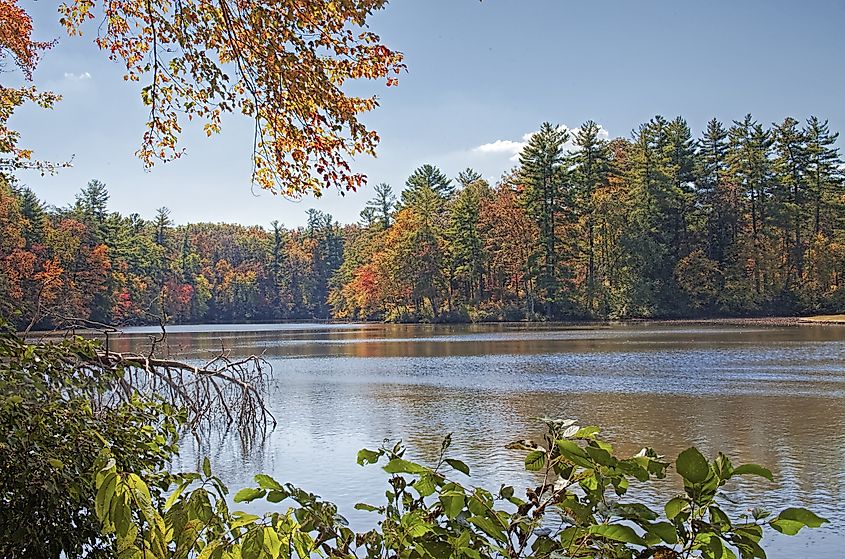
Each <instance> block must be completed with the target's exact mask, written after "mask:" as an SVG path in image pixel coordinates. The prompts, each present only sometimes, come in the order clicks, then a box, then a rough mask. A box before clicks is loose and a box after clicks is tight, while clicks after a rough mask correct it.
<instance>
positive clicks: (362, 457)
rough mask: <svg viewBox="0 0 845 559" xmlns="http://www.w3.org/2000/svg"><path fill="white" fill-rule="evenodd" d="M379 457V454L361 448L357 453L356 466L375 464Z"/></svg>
mask: <svg viewBox="0 0 845 559" xmlns="http://www.w3.org/2000/svg"><path fill="white" fill-rule="evenodd" d="M380 457H381V453H380V452H376V451H375V450H367V449H366V448H362V449H361V450H359V451H358V465H359V466H364V465H366V464H375V463H376V462H378V459H379V458H380Z"/></svg>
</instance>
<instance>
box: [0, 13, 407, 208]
mask: <svg viewBox="0 0 845 559" xmlns="http://www.w3.org/2000/svg"><path fill="white" fill-rule="evenodd" d="M386 4H387V2H386V0H337V1H332V0H216V1H209V0H109V1H104V0H72V1H68V2H66V3H62V4H60V6H59V12H60V14H61V23H62V24H63V25H64V26H65V28H66V29H67V31H68V32H69V34H71V35H82V34H83V32H86V33H87V32H88V28H89V27H90V31H91V32H93V33H94V34H96V43H97V45H98V46H99V47H100V48H101V49H102V50H104V51H106V52H107V53H108V56H109V57H110V58H111V59H112V60H115V61H119V62H121V63H123V64H125V66H126V74H125V76H124V78H125V79H126V80H130V81H138V82H141V83H142V84H143V86H142V90H141V93H142V98H143V101H144V103H145V104H146V105H147V106H148V107H149V109H150V114H149V120H148V122H147V127H146V131H145V133H144V136H143V140H142V143H141V147H140V149H139V150H138V152H137V155H138V156H139V157H140V158H141V159H142V160H143V162H144V164H145V165H146V166H152V165H153V164H154V163H156V162H157V161H169V160H172V159H174V158H177V157H179V156H180V155H182V153H183V152H184V148H182V147H181V145H180V143H179V137H180V135H181V132H182V127H183V126H184V124H185V121H187V120H198V121H199V122H200V123H201V124H202V126H203V128H204V130H205V132H206V134H208V135H209V136H210V135H212V134H214V133H216V132H219V131H220V127H221V117H222V115H223V114H224V113H228V112H239V113H242V114H243V115H245V116H247V117H249V118H251V119H253V120H254V121H255V135H254V145H253V147H254V150H253V152H254V161H253V180H254V181H255V183H257V184H258V185H260V186H261V187H263V188H266V189H268V190H271V191H272V192H274V193H279V194H284V195H287V196H294V197H295V196H299V195H302V194H304V193H313V194H316V195H319V194H320V193H321V192H322V190H323V189H324V188H326V187H335V188H338V189H340V191H341V192H345V191H347V190H355V189H357V188H358V187H360V186H361V185H362V184H363V183H364V181H365V180H366V177H364V175H362V174H360V173H357V172H354V171H353V170H352V169H351V167H350V165H349V161H350V160H351V158H353V157H354V156H356V155H358V154H373V153H374V150H375V147H376V145H377V143H378V141H379V137H378V134H377V133H376V132H375V131H373V130H369V129H368V128H367V127H366V126H364V124H363V123H361V122H360V120H359V117H360V116H361V114H362V113H365V112H367V111H370V110H372V109H373V108H375V107H376V106H377V104H378V102H377V99H376V97H375V96H371V97H357V96H353V95H349V94H347V93H345V92H344V91H343V86H344V84H345V83H346V82H347V81H348V80H355V79H362V78H363V79H371V80H384V81H385V83H386V84H387V85H388V86H390V85H394V84H395V83H396V80H397V76H398V75H399V73H400V72H401V71H402V70H403V69H404V65H403V64H402V55H401V53H398V52H396V51H393V50H391V49H389V48H387V47H386V46H385V45H383V44H382V43H381V39H380V38H379V37H378V35H376V34H374V33H372V32H371V31H369V29H368V27H367V19H368V18H369V17H370V16H371V15H372V14H373V12H375V11H376V10H379V9H382V8H383V7H384V6H385V5H386ZM0 5H3V6H8V9H16V10H17V11H18V12H21V13H22V10H20V8H18V7H17V6H16V4H15V2H14V0H0ZM23 16H26V14H23ZM25 22H26V24H25V25H22V26H20V27H19V28H20V31H19V32H17V31H14V30H12V31H11V33H12V34H16V36H26V37H28V34H29V32H30V31H31V23H30V20H29V18H28V17H25ZM3 33H4V34H5V33H6V27H5V24H4V31H3ZM10 50H11V52H12V53H14V55H15V56H16V57H18V56H22V57H23V59H24V60H31V57H30V58H27V52H28V51H27V50H26V48H17V49H15V48H12V49H10ZM19 53H20V54H19ZM32 66H34V62H33V63H32V64H31V65H29V66H26V65H23V66H21V67H22V69H23V70H24V71H25V72H31V69H32Z"/></svg>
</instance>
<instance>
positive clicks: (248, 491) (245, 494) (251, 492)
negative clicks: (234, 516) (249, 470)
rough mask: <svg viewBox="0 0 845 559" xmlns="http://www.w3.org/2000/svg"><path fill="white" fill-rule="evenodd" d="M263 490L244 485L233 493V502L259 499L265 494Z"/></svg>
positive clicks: (247, 501)
mask: <svg viewBox="0 0 845 559" xmlns="http://www.w3.org/2000/svg"><path fill="white" fill-rule="evenodd" d="M265 493H266V492H265V491H264V490H263V489H258V488H256V487H244V488H243V489H241V490H240V491H238V492H237V493H235V502H236V503H249V502H250V501H254V500H255V499H260V498H261V497H263V496H264V495H265Z"/></svg>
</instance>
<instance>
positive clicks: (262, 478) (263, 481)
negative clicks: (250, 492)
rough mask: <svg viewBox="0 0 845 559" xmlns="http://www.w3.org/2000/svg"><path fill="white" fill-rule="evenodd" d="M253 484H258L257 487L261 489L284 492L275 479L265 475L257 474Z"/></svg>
mask: <svg viewBox="0 0 845 559" xmlns="http://www.w3.org/2000/svg"><path fill="white" fill-rule="evenodd" d="M255 482H256V483H258V486H259V487H260V488H261V489H267V490H275V491H283V490H284V487H282V484H281V483H279V482H278V481H276V480H275V479H273V478H271V477H270V476H268V475H267V474H257V475H256V476H255Z"/></svg>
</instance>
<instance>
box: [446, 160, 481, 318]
mask: <svg viewBox="0 0 845 559" xmlns="http://www.w3.org/2000/svg"><path fill="white" fill-rule="evenodd" d="M461 182H463V181H461ZM488 189H489V187H488V185H487V183H486V182H484V181H483V180H481V178H480V175H479V176H477V177H473V178H472V180H470V181H469V182H467V183H466V185H465V186H464V188H462V189H461V191H460V192H459V193H458V194H457V196H456V198H455V202H454V203H453V204H452V206H451V208H450V215H449V229H448V232H447V238H448V240H449V246H450V249H451V250H450V254H451V260H452V264H451V265H452V270H454V276H455V279H456V280H457V281H458V282H460V283H461V284H462V285H463V298H464V300H465V301H475V300H476V297H477V295H478V294H479V292H480V290H481V285H482V273H483V270H484V260H485V256H484V253H483V248H484V247H483V241H482V239H481V235H480V231H479V226H478V222H479V216H480V212H481V198H482V195H483V194H484V193H486V191H487V190H488Z"/></svg>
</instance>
